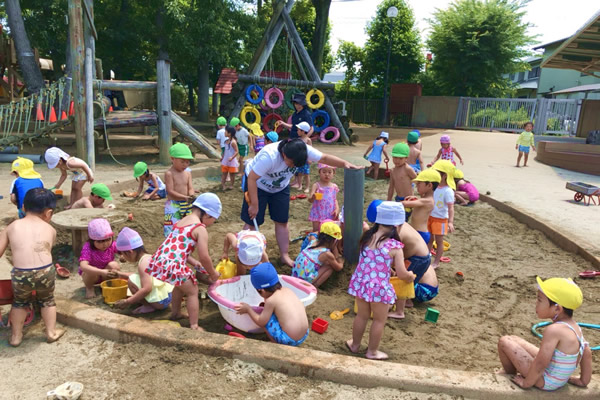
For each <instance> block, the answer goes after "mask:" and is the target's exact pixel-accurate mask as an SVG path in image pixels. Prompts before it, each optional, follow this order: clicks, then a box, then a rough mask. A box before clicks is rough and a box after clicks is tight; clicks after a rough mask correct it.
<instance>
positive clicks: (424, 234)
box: [417, 231, 431, 244]
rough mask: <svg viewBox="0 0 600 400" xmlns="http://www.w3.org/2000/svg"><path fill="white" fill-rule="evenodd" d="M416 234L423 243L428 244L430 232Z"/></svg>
mask: <svg viewBox="0 0 600 400" xmlns="http://www.w3.org/2000/svg"><path fill="white" fill-rule="evenodd" d="M417 233H418V234H419V235H421V237H422V238H423V240H424V241H425V243H427V244H429V241H430V240H431V233H430V232H421V231H417Z"/></svg>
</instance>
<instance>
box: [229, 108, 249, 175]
mask: <svg viewBox="0 0 600 400" xmlns="http://www.w3.org/2000/svg"><path fill="white" fill-rule="evenodd" d="M229 125H230V126H233V127H234V128H235V137H236V141H237V144H238V152H239V164H238V165H244V157H246V156H247V155H248V137H249V136H250V134H249V133H248V131H247V130H246V128H244V127H243V126H242V125H241V124H240V120H239V118H231V121H229ZM243 173H244V172H243V171H241V172H240V175H243Z"/></svg>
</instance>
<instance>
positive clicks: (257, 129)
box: [249, 123, 264, 137]
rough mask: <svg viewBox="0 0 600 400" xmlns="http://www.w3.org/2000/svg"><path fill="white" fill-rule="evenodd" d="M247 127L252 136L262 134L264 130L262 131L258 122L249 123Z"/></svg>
mask: <svg viewBox="0 0 600 400" xmlns="http://www.w3.org/2000/svg"><path fill="white" fill-rule="evenodd" d="M249 129H250V131H251V132H252V134H253V135H254V136H258V137H260V136H263V135H264V132H263V131H262V128H261V126H260V124H257V123H254V124H251V125H250V126H249Z"/></svg>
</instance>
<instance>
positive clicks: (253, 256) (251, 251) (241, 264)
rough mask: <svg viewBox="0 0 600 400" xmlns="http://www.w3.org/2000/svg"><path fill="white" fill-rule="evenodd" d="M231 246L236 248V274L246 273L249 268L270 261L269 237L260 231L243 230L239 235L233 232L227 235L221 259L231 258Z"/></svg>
mask: <svg viewBox="0 0 600 400" xmlns="http://www.w3.org/2000/svg"><path fill="white" fill-rule="evenodd" d="M230 248H233V249H235V254H236V257H235V260H236V265H237V273H236V275H245V274H246V271H247V270H251V269H252V268H254V267H255V266H256V265H257V264H259V263H261V262H269V256H268V255H267V239H266V238H265V235H263V234H262V233H260V232H257V231H250V230H242V231H240V232H238V233H237V235H236V234H234V233H231V232H230V233H228V234H227V235H225V242H224V243H223V255H222V256H221V260H227V259H229V249H230Z"/></svg>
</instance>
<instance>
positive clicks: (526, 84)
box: [518, 79, 538, 89]
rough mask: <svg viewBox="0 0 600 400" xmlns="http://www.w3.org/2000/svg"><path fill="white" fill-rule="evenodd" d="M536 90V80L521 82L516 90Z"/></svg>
mask: <svg viewBox="0 0 600 400" xmlns="http://www.w3.org/2000/svg"><path fill="white" fill-rule="evenodd" d="M537 88H538V80H537V79H536V80H533V81H529V82H523V83H521V84H519V87H518V89H537Z"/></svg>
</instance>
